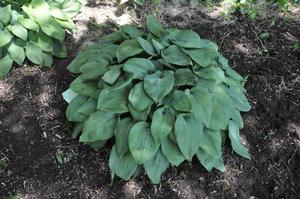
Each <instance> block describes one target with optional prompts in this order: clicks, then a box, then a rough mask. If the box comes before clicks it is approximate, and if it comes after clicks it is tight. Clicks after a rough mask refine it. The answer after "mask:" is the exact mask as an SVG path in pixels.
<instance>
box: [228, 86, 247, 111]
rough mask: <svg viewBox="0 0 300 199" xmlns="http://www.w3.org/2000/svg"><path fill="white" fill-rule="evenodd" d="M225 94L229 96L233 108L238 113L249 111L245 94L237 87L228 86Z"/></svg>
mask: <svg viewBox="0 0 300 199" xmlns="http://www.w3.org/2000/svg"><path fill="white" fill-rule="evenodd" d="M227 93H228V94H229V95H230V97H231V99H232V101H233V102H234V105H235V107H236V108H237V109H238V110H240V111H245V112H246V111H249V110H250V108H251V106H250V104H249V102H248V100H247V98H246V96H245V94H244V93H243V92H242V91H241V90H240V89H239V88H237V87H233V86H230V87H229V89H227Z"/></svg>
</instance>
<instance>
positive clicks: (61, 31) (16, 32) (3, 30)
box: [0, 0, 82, 78]
mask: <svg viewBox="0 0 300 199" xmlns="http://www.w3.org/2000/svg"><path fill="white" fill-rule="evenodd" d="M0 6H1V7H0V63H1V64H0V78H2V77H4V76H5V75H6V74H7V73H8V72H9V70H10V69H11V67H12V64H13V62H15V63H17V64H18V65H20V66H21V65H22V64H23V62H24V60H25V58H28V59H29V60H30V61H31V62H33V63H34V64H38V65H42V66H46V67H51V66H52V62H53V58H52V57H53V56H55V57H59V58H63V57H66V56H67V52H66V47H65V46H64V43H63V41H64V38H65V32H66V31H65V30H67V31H69V32H71V31H72V30H73V29H75V25H74V23H73V21H72V20H71V18H72V17H74V16H75V15H76V14H77V13H78V12H79V10H80V8H81V6H82V4H81V3H80V1H79V0H48V1H45V0H32V1H28V0H23V1H3V2H2V3H1V4H0Z"/></svg>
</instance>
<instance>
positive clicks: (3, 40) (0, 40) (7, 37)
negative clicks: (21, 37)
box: [0, 29, 12, 48]
mask: <svg viewBox="0 0 300 199" xmlns="http://www.w3.org/2000/svg"><path fill="white" fill-rule="evenodd" d="M11 39H12V36H11V34H10V33H9V31H8V30H7V29H4V30H0V48H1V47H3V46H5V45H6V44H8V43H9V42H10V41H11Z"/></svg>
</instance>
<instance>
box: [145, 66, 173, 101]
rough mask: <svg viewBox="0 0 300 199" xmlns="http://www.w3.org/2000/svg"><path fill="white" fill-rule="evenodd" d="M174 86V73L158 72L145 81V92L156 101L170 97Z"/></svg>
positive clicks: (167, 71)
mask: <svg viewBox="0 0 300 199" xmlns="http://www.w3.org/2000/svg"><path fill="white" fill-rule="evenodd" d="M173 86H174V72H173V71H170V70H165V71H162V72H161V71H157V72H155V73H153V74H151V75H148V76H146V77H145V79H144V89H145V92H146V93H147V94H148V95H149V96H150V97H151V98H152V99H153V100H154V101H155V102H157V101H159V100H161V99H162V98H163V97H165V96H166V95H168V94H169V93H170V92H171V90H172V89H173Z"/></svg>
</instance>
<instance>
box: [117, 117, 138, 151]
mask: <svg viewBox="0 0 300 199" xmlns="http://www.w3.org/2000/svg"><path fill="white" fill-rule="evenodd" d="M133 124H134V123H133V121H132V119H131V118H128V117H127V118H124V119H122V120H121V121H120V122H119V124H118V127H117V129H116V132H115V146H116V152H117V154H118V155H119V156H121V155H124V154H125V153H126V152H127V151H128V150H129V146H128V135H129V131H130V129H131V127H132V126H133Z"/></svg>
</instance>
